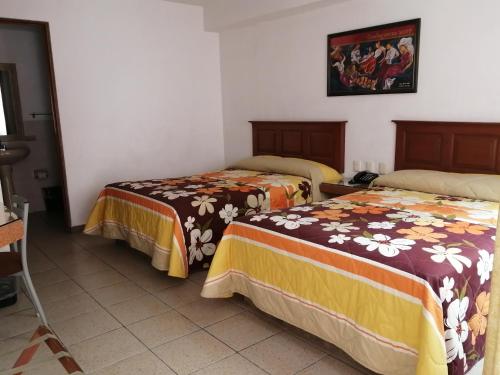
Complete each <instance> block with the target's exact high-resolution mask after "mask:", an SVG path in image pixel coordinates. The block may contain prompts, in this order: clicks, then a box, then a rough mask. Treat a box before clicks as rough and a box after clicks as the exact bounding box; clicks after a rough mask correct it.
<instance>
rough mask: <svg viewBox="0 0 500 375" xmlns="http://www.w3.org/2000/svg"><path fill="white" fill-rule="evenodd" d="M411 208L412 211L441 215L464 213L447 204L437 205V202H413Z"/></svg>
mask: <svg viewBox="0 0 500 375" xmlns="http://www.w3.org/2000/svg"><path fill="white" fill-rule="evenodd" d="M411 209H412V210H413V211H423V212H431V213H434V214H439V215H443V216H449V215H464V214H465V213H466V211H464V210H463V209H460V208H456V207H451V206H447V205H442V206H439V205H437V204H414V205H413V206H411Z"/></svg>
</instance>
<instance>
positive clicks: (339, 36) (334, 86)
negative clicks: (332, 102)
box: [328, 18, 420, 96]
mask: <svg viewBox="0 0 500 375" xmlns="http://www.w3.org/2000/svg"><path fill="white" fill-rule="evenodd" d="M419 35H420V18H419V19H413V20H408V21H402V22H396V23H390V24H386V25H380V26H374V27H368V28H364V29H358V30H352V31H345V32H341V33H336V34H330V35H328V96H341V95H366V94H396V93H412V92H417V75H418V48H419Z"/></svg>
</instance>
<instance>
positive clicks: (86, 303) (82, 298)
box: [44, 293, 99, 324]
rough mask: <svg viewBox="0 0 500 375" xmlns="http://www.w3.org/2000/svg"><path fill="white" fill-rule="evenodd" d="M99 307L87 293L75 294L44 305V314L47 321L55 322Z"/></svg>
mask: <svg viewBox="0 0 500 375" xmlns="http://www.w3.org/2000/svg"><path fill="white" fill-rule="evenodd" d="M98 308H99V304H98V303H97V302H96V301H95V300H94V299H93V298H92V297H90V296H89V295H88V294H86V293H83V294H77V295H76V296H72V297H68V298H66V299H64V300H60V301H57V302H54V303H52V304H49V305H45V306H44V309H45V314H46V315H47V319H48V320H49V323H50V324H52V323H55V322H59V321H63V320H66V319H71V318H74V317H75V316H78V315H81V314H85V313H88V312H91V311H94V310H97V309H98Z"/></svg>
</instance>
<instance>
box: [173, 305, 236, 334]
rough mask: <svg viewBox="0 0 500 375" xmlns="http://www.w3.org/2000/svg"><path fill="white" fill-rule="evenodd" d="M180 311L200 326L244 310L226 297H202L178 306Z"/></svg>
mask: <svg viewBox="0 0 500 375" xmlns="http://www.w3.org/2000/svg"><path fill="white" fill-rule="evenodd" d="M176 310H177V311H178V312H180V313H181V314H182V315H184V316H185V317H187V318H188V319H189V320H191V321H192V322H194V323H196V324H197V325H199V326H200V327H206V326H208V325H210V324H213V323H217V322H220V321H221V320H224V319H227V318H230V317H231V316H234V315H236V314H239V313H240V312H242V311H244V310H243V309H242V308H241V307H239V306H237V305H235V304H233V303H231V302H228V301H226V300H224V299H208V298H201V299H197V300H196V301H194V302H190V303H187V304H185V305H181V306H179V307H177V308H176Z"/></svg>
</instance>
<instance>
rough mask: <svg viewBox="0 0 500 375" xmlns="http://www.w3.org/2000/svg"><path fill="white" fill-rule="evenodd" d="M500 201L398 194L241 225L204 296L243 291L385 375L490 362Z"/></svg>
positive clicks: (221, 251) (349, 198)
mask: <svg viewBox="0 0 500 375" xmlns="http://www.w3.org/2000/svg"><path fill="white" fill-rule="evenodd" d="M497 215H498V203H493V202H486V201H478V200H471V199H465V198H456V197H449V196H438V195H433V194H426V193H418V192H412V191H405V190H397V189H391V188H385V189H374V190H369V191H365V192H358V193H354V194H350V195H346V196H343V197H339V198H337V199H331V200H327V201H323V202H318V203H315V204H310V205H305V206H300V207H294V208H290V209H287V210H284V211H276V212H272V213H268V214H259V215H255V216H250V217H244V218H239V219H238V220H236V221H234V222H233V223H232V224H230V225H229V227H228V228H227V229H226V231H225V233H224V236H223V238H222V240H221V242H220V244H219V246H218V248H217V251H216V254H215V257H214V259H213V261H212V265H211V267H210V270H209V273H208V277H207V280H206V282H205V285H204V288H203V290H202V296H204V297H207V298H220V297H230V296H231V295H233V293H240V294H243V295H245V296H247V297H248V298H250V299H251V300H252V301H253V303H254V304H255V305H256V306H257V307H258V308H260V309H261V310H263V311H265V312H267V313H269V314H271V315H274V316H276V317H278V318H280V319H282V320H284V321H287V322H289V323H291V324H293V325H295V326H298V327H300V328H302V329H304V330H306V331H308V332H311V333H313V334H315V335H317V336H319V337H321V338H322V339H324V340H326V341H329V342H331V343H333V344H335V345H337V346H338V347H340V348H341V349H343V350H344V351H346V352H347V353H348V354H349V355H351V356H352V357H353V358H354V359H355V360H357V361H358V362H360V363H361V364H363V365H364V366H366V367H368V368H370V369H372V370H373V371H376V372H378V373H384V374H414V373H417V374H447V373H453V374H463V373H465V372H467V371H468V369H470V368H471V367H472V366H473V365H474V364H475V363H476V362H477V361H478V360H480V359H481V358H482V357H483V355H484V345H485V331H486V326H487V316H488V308H489V295H490V294H489V290H490V272H491V269H492V264H493V252H494V234H495V228H496V218H497Z"/></svg>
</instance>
